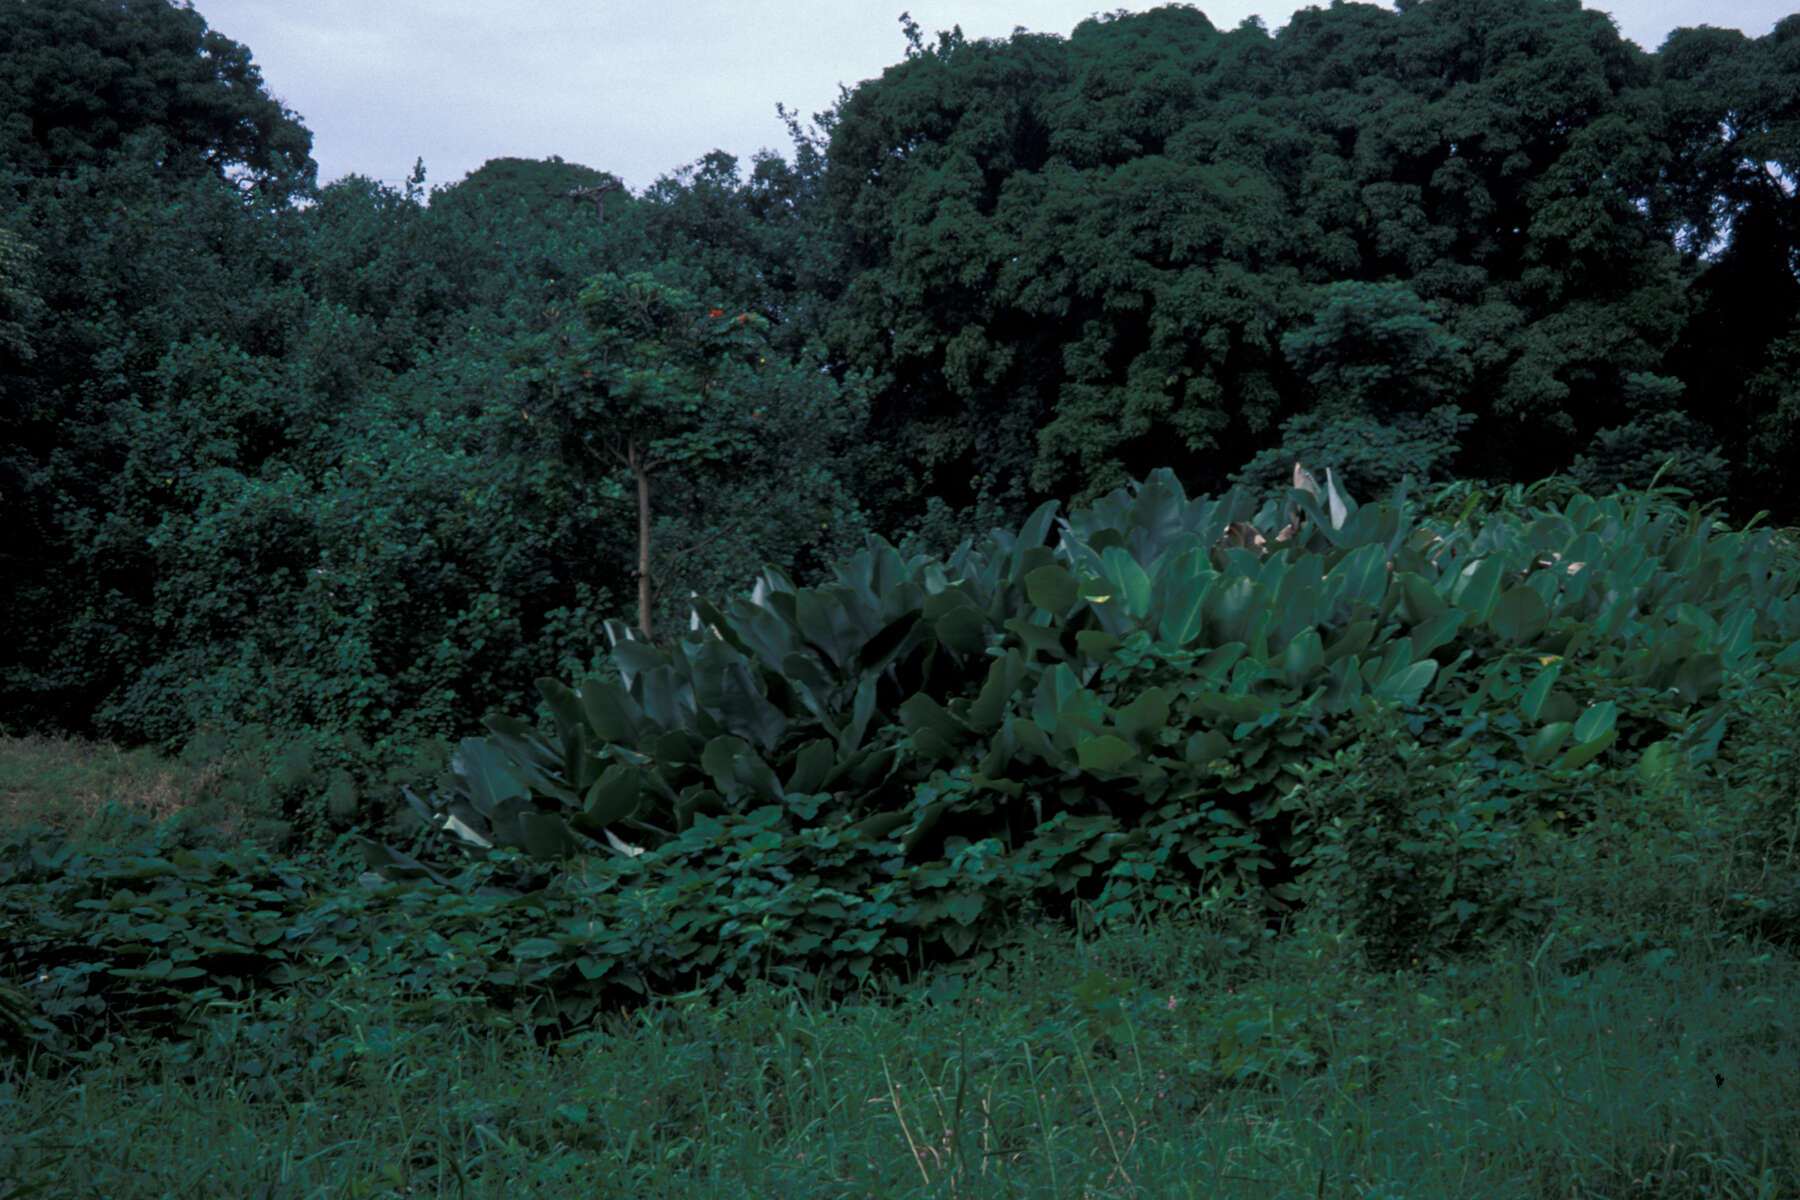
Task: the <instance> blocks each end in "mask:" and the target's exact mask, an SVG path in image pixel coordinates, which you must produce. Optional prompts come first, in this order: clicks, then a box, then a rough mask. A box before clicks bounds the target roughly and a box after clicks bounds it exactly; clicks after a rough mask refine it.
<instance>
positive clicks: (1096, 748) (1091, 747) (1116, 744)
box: [1075, 733, 1137, 772]
mask: <svg viewBox="0 0 1800 1200" xmlns="http://www.w3.org/2000/svg"><path fill="white" fill-rule="evenodd" d="M1136 757H1137V747H1136V746H1133V745H1132V744H1131V743H1130V742H1127V741H1125V740H1124V739H1122V738H1117V737H1114V736H1113V735H1112V734H1110V733H1103V734H1101V735H1100V736H1099V737H1089V738H1082V739H1081V740H1080V741H1079V742H1076V743H1075V761H1076V762H1077V763H1078V764H1080V766H1081V769H1082V770H1084V771H1097V772H1109V771H1116V770H1118V769H1119V768H1120V767H1121V766H1123V765H1124V764H1126V763H1128V762H1130V761H1131V760H1132V759H1134V758H1136Z"/></svg>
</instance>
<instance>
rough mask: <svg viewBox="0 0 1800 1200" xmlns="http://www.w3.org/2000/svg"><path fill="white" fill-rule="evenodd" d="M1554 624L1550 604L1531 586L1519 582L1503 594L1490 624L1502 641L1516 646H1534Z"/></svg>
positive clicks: (1489, 619) (1490, 619) (1489, 621)
mask: <svg viewBox="0 0 1800 1200" xmlns="http://www.w3.org/2000/svg"><path fill="white" fill-rule="evenodd" d="M1549 623H1550V607H1549V605H1547V604H1545V603H1544V598H1543V597H1542V596H1540V595H1538V594H1537V592H1536V591H1535V590H1533V589H1532V588H1531V587H1530V586H1529V585H1523V584H1521V585H1515V586H1513V587H1510V588H1507V589H1506V591H1504V592H1502V593H1501V594H1500V599H1499V600H1498V601H1497V602H1496V603H1495V605H1494V614H1493V616H1491V617H1489V618H1488V625H1489V626H1490V627H1492V629H1493V630H1494V632H1495V633H1497V634H1499V635H1500V638H1501V640H1503V641H1505V642H1508V643H1510V644H1511V645H1514V646H1530V645H1531V644H1532V643H1533V642H1535V641H1536V640H1537V637H1538V635H1539V634H1541V633H1543V632H1544V628H1545V626H1547V625H1549Z"/></svg>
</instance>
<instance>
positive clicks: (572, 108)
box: [194, 0, 1800, 191]
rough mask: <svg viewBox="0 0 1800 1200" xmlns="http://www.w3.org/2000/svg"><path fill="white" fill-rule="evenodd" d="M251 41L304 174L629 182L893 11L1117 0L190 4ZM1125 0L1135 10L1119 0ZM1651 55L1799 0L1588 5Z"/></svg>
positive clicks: (931, 19)
mask: <svg viewBox="0 0 1800 1200" xmlns="http://www.w3.org/2000/svg"><path fill="white" fill-rule="evenodd" d="M194 7H195V8H196V9H197V10H199V12H200V14H201V15H202V16H204V17H205V18H206V20H207V23H208V24H209V25H210V26H212V28H214V29H216V30H218V31H219V32H220V33H223V34H225V35H226V36H227V37H229V38H232V39H233V40H235V41H239V42H242V43H244V44H245V45H246V46H248V47H249V48H250V51H251V54H252V55H253V56H254V58H255V60H256V62H257V64H258V65H259V66H260V67H261V68H262V73H263V81H264V83H265V84H266V85H267V87H268V90H269V91H270V92H271V93H272V94H273V95H275V96H276V97H278V98H279V99H280V100H281V101H282V102H283V103H285V104H286V105H287V106H288V107H289V108H291V109H293V110H294V111H295V112H297V113H299V114H300V117H301V119H302V120H303V121H304V122H305V124H306V127H307V128H308V129H310V130H312V132H313V157H314V158H315V159H316V160H317V161H318V164H319V180H320V182H321V183H325V182H330V181H331V180H334V179H338V178H341V177H343V176H345V175H348V174H351V173H356V174H360V175H366V176H368V177H370V178H373V179H381V180H386V181H388V182H390V183H394V184H396V185H397V184H398V183H399V182H400V181H401V180H402V179H404V178H405V176H406V174H407V172H408V171H409V170H410V169H411V168H412V164H413V160H414V159H416V158H421V157H422V158H423V159H424V160H425V169H426V172H427V175H428V180H429V182H430V183H431V184H434V185H435V184H443V183H454V182H455V181H457V180H459V179H461V178H462V177H463V176H464V175H466V174H468V173H469V172H470V171H473V170H474V169H475V168H477V167H479V166H480V165H481V164H482V163H484V162H486V161H487V160H488V159H490V158H498V157H502V156H507V155H510V156H514V157H519V158H547V157H549V156H550V155H552V154H558V155H561V156H562V157H563V158H564V159H566V160H568V161H570V162H579V163H584V164H586V165H587V166H590V167H595V168H598V169H600V170H603V171H611V172H612V173H613V174H615V175H617V176H619V177H620V178H622V179H623V180H624V181H625V183H626V185H627V186H628V187H630V188H631V189H632V190H633V191H640V190H642V189H643V188H644V187H646V186H647V185H649V184H650V183H652V182H654V181H655V180H656V178H657V177H658V176H660V175H665V174H668V173H669V172H671V171H673V170H674V169H675V168H677V167H679V166H682V165H684V164H686V163H690V162H693V161H694V160H695V159H697V158H699V157H700V156H701V155H703V154H706V153H707V152H708V151H711V150H713V149H715V148H718V149H724V150H727V151H729V152H730V153H732V154H736V155H737V156H738V157H739V158H740V159H742V160H743V161H744V165H745V166H746V167H748V165H749V159H750V156H751V155H752V154H754V153H755V152H756V151H757V150H759V149H761V148H763V147H769V148H771V149H774V150H777V151H779V152H781V153H782V154H788V153H789V152H790V146H789V142H788V138H787V132H786V130H785V129H784V128H783V127H782V124H781V122H780V121H779V120H778V119H777V117H776V115H775V105H776V103H777V102H778V101H779V102H781V103H783V104H786V105H787V106H788V107H789V108H790V109H798V110H799V111H800V112H801V113H803V114H804V115H805V116H806V117H807V118H809V119H810V117H811V116H812V114H813V113H815V112H818V111H820V110H822V109H825V108H828V107H830V105H831V104H832V103H833V102H834V101H835V100H836V99H837V93H838V85H839V84H840V83H843V84H849V85H851V86H854V85H855V84H857V83H858V82H860V81H862V80H864V79H869V78H873V77H875V76H878V75H880V74H881V71H882V68H884V67H887V66H889V65H891V64H893V63H894V62H897V61H898V60H900V59H901V58H902V57H904V55H905V50H906V43H905V40H904V39H903V37H902V36H901V33H900V26H899V15H900V12H901V10H902V9H905V10H908V11H910V12H911V13H912V15H913V17H914V19H916V20H917V21H918V22H919V24H920V25H921V26H922V27H923V28H924V30H925V31H926V34H927V37H928V39H930V38H931V36H932V35H933V34H934V33H935V31H937V30H939V29H948V28H950V27H951V26H952V25H961V26H962V30H963V33H964V34H966V35H967V36H969V37H970V38H982V37H1004V36H1006V35H1007V34H1009V33H1011V32H1012V31H1013V29H1014V27H1015V26H1020V25H1023V26H1024V27H1025V28H1027V29H1029V30H1031V31H1033V32H1042V33H1057V34H1062V35H1064V36H1067V35H1068V33H1069V32H1070V31H1071V30H1072V29H1073V28H1074V27H1075V25H1076V24H1077V23H1078V22H1080V21H1083V20H1085V19H1087V18H1088V17H1089V16H1091V15H1093V14H1094V13H1095V12H1096V11H1102V12H1111V11H1113V10H1114V9H1115V8H1117V7H1120V5H1119V4H1118V2H1117V0H1111V2H1110V3H1106V4H1096V3H1095V2H1094V0H194ZM1125 7H1128V8H1131V9H1133V10H1134V11H1136V10H1139V9H1142V8H1147V7H1153V5H1150V4H1143V3H1139V4H1128V5H1125ZM1194 7H1197V8H1199V9H1200V10H1201V11H1203V12H1205V13H1206V15H1207V16H1208V17H1209V18H1210V19H1211V20H1212V22H1213V24H1214V25H1217V26H1219V27H1220V28H1224V29H1229V28H1232V27H1234V26H1236V25H1237V24H1238V23H1239V22H1240V21H1242V20H1243V19H1244V18H1245V17H1247V16H1249V15H1251V14H1253V13H1254V14H1258V15H1260V16H1261V17H1262V18H1263V20H1264V22H1265V24H1267V25H1268V27H1269V28H1270V29H1271V30H1274V29H1278V28H1280V27H1281V26H1282V25H1284V24H1286V23H1287V20H1288V17H1289V16H1291V15H1292V14H1293V12H1294V11H1295V10H1296V9H1299V8H1306V7H1312V5H1310V4H1297V3H1293V2H1292V0H1272V2H1269V0H1212V2H1207V0H1200V2H1199V3H1196V4H1195V5H1194ZM1589 7H1596V8H1603V9H1605V10H1607V11H1608V12H1610V13H1611V14H1612V15H1613V18H1614V20H1616V21H1617V22H1618V24H1619V28H1620V30H1621V32H1622V33H1624V35H1625V36H1626V37H1628V38H1630V39H1631V40H1632V41H1635V42H1637V43H1638V44H1639V45H1640V46H1643V47H1644V48H1645V49H1647V50H1654V49H1655V48H1656V47H1657V46H1659V45H1660V44H1661V43H1662V40H1663V39H1664V38H1665V37H1667V36H1668V34H1669V31H1670V30H1672V29H1675V28H1678V27H1680V26H1684V25H1705V24H1711V25H1728V26H1732V27H1735V28H1738V29H1742V30H1744V31H1745V32H1746V33H1748V34H1750V35H1751V36H1753V37H1760V36H1762V35H1763V34H1765V33H1767V32H1769V30H1770V29H1771V28H1773V27H1774V24H1775V22H1776V21H1778V20H1779V19H1781V18H1782V17H1784V16H1786V15H1788V14H1789V13H1791V12H1794V11H1797V10H1800V0H1611V3H1610V4H1609V3H1606V2H1605V0H1602V2H1600V3H1597V4H1590V5H1589Z"/></svg>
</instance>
